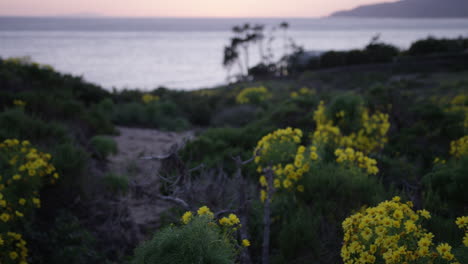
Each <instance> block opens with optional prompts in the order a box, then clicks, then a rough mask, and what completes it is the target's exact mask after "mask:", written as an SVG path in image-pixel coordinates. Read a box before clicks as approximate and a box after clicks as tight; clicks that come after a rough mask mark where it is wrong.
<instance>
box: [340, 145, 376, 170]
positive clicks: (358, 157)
mask: <svg viewBox="0 0 468 264" xmlns="http://www.w3.org/2000/svg"><path fill="white" fill-rule="evenodd" d="M335 155H336V156H337V158H336V162H338V163H340V164H345V165H347V166H357V167H359V168H361V169H364V170H365V171H366V172H367V173H368V174H377V173H378V172H379V169H378V168H377V161H376V160H375V159H371V158H369V157H367V156H365V155H364V153H362V152H360V151H355V150H354V149H352V148H346V149H344V150H343V149H341V148H339V149H337V150H335Z"/></svg>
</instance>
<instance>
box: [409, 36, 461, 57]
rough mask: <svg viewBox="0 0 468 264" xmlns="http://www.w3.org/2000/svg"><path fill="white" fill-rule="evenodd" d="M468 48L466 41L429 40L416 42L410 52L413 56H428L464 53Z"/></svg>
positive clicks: (430, 38)
mask: <svg viewBox="0 0 468 264" xmlns="http://www.w3.org/2000/svg"><path fill="white" fill-rule="evenodd" d="M467 48H468V42H467V41H466V39H462V38H458V39H436V38H433V37H429V38H427V39H423V40H418V41H416V42H414V43H413V44H412V45H411V47H410V48H409V50H408V54H409V55H412V56H420V55H428V54H435V53H448V52H463V51H464V50H465V49H467Z"/></svg>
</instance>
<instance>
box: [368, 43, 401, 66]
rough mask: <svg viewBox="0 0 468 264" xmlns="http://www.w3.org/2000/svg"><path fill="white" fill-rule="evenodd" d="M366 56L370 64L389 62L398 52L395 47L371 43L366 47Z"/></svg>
mask: <svg viewBox="0 0 468 264" xmlns="http://www.w3.org/2000/svg"><path fill="white" fill-rule="evenodd" d="M365 53H366V56H367V57H368V58H369V60H370V61H371V62H372V63H385V62H391V61H393V59H395V58H396V57H397V56H398V55H399V54H400V51H399V50H398V48H397V47H395V46H392V45H389V44H384V43H371V44H369V45H367V46H366V49H365Z"/></svg>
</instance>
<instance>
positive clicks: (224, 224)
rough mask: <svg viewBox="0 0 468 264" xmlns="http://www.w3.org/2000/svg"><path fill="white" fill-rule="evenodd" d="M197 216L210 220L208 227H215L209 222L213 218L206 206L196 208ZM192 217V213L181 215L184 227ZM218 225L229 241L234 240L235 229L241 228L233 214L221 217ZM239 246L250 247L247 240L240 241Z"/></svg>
mask: <svg viewBox="0 0 468 264" xmlns="http://www.w3.org/2000/svg"><path fill="white" fill-rule="evenodd" d="M197 216H198V217H207V218H208V219H210V222H209V224H210V225H216V222H211V220H212V219H213V218H214V214H213V212H211V210H210V208H208V206H206V205H205V206H202V207H200V208H198V210H197ZM194 217H195V215H194V214H193V213H192V212H190V211H187V212H185V213H184V214H183V215H182V217H181V222H182V223H183V224H184V225H187V224H189V223H190V222H191V221H192V220H193V219H194ZM218 223H219V226H220V227H221V228H222V230H223V232H225V235H227V236H228V237H229V239H230V240H234V237H233V235H232V233H233V232H235V231H237V229H238V228H239V227H240V226H241V222H240V219H239V217H237V215H235V214H229V215H228V216H227V217H222V218H221V219H219V220H218ZM241 244H242V246H244V247H248V246H250V241H249V240H247V239H243V240H242V241H241Z"/></svg>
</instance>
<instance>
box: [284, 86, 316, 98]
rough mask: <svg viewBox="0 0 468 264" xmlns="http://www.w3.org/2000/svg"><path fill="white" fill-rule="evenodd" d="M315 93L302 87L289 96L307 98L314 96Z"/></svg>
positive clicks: (313, 90)
mask: <svg viewBox="0 0 468 264" xmlns="http://www.w3.org/2000/svg"><path fill="white" fill-rule="evenodd" d="M315 93H316V92H315V89H312V90H311V89H309V88H307V87H302V88H301V89H299V91H297V92H291V94H290V96H291V98H297V97H299V96H308V95H314V94H315Z"/></svg>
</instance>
